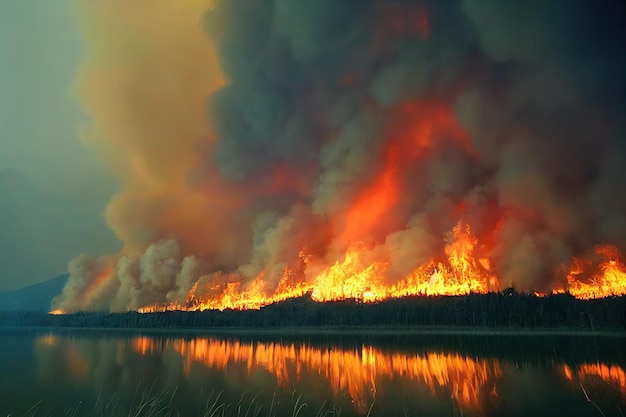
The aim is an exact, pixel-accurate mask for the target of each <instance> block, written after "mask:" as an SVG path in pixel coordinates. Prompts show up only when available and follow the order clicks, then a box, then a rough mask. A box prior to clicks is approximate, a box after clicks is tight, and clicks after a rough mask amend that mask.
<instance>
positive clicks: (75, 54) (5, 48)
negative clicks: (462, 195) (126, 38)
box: [0, 1, 117, 291]
mask: <svg viewBox="0 0 626 417" xmlns="http://www.w3.org/2000/svg"><path fill="white" fill-rule="evenodd" d="M81 49H82V46H81V40H80V33H79V27H78V24H77V19H76V18H75V16H74V15H73V12H72V10H71V9H70V6H69V4H67V2H65V1H45V2H44V1H37V2H30V1H3V2H0V92H1V95H0V265H2V268H0V291H3V290H8V289H13V288H19V287H23V286H26V285H29V284H32V283H35V282H38V281H42V280H45V279H48V278H51V277H53V276H55V275H57V274H60V273H64V272H65V271H66V269H67V263H68V261H69V260H70V259H71V258H73V257H74V256H76V255H78V254H79V253H83V252H84V253H90V254H91V253H94V254H95V253H102V252H109V251H112V250H113V251H114V250H116V248H117V243H116V240H115V238H114V236H113V234H112V232H110V231H109V230H108V228H107V227H106V226H105V222H104V219H103V216H102V214H101V213H102V211H103V210H104V207H105V205H106V201H107V200H108V198H109V196H110V195H111V194H112V193H113V192H114V189H115V186H114V184H113V182H112V181H111V180H110V179H109V178H107V177H106V174H105V171H104V170H103V168H102V166H101V164H100V163H99V162H98V159H97V158H96V157H95V155H94V153H93V152H92V151H91V150H89V149H87V148H86V147H85V146H83V145H82V144H81V143H80V141H79V139H78V136H77V135H76V129H77V128H78V127H79V126H80V125H81V124H83V123H84V121H85V119H86V118H85V116H84V115H82V112H81V109H80V107H79V105H78V103H77V101H76V100H75V99H74V98H73V97H72V93H71V82H72V79H73V78H74V76H75V73H76V72H77V70H78V66H79V64H80V60H81V55H82V51H81Z"/></svg>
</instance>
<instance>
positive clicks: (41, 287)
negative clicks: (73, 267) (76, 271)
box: [0, 274, 68, 311]
mask: <svg viewBox="0 0 626 417" xmlns="http://www.w3.org/2000/svg"><path fill="white" fill-rule="evenodd" d="M67 277H68V275H67V274H64V275H60V276H58V277H56V278H52V279H49V280H47V281H44V282H40V283H38V284H34V285H29V286H28V287H24V288H20V289H18V290H13V291H6V292H0V311H48V310H49V309H50V303H51V302H52V299H53V298H54V297H55V296H57V295H59V294H60V293H61V291H62V290H63V286H64V285H65V283H66V282H67Z"/></svg>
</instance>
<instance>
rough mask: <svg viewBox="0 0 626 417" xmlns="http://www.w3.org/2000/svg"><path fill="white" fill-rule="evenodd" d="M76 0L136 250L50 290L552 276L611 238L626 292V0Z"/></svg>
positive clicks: (545, 283) (87, 63)
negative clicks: (562, 1) (624, 256)
mask: <svg viewBox="0 0 626 417" xmlns="http://www.w3.org/2000/svg"><path fill="white" fill-rule="evenodd" d="M74 5H75V8H76V11H77V16H78V17H79V19H80V21H81V23H82V28H83V37H84V39H83V40H84V43H85V58H84V63H83V65H82V67H81V69H80V71H79V75H78V77H77V81H76V82H77V90H78V92H79V97H80V101H81V103H82V104H83V106H84V107H85V109H86V111H87V112H88V113H89V115H90V116H91V119H92V121H91V123H90V125H89V126H88V127H86V128H85V130H84V132H83V133H82V135H83V138H84V140H85V141H86V142H87V143H88V144H89V145H90V146H94V147H96V148H97V149H98V150H100V151H101V154H102V157H103V158H104V160H105V161H106V162H107V163H108V164H109V166H110V168H111V169H112V170H113V171H114V172H115V173H116V174H117V175H118V177H119V179H120V191H119V193H118V194H117V195H116V196H115V197H113V199H112V200H111V202H110V203H109V205H108V207H107V209H106V217H107V220H108V222H109V224H110V226H111V227H112V228H113V230H114V231H115V232H116V234H117V236H118V237H119V238H120V239H121V240H122V241H123V242H124V248H123V249H122V250H121V252H120V253H118V254H115V255H107V256H103V257H101V258H98V259H89V258H86V257H84V256H80V257H78V258H76V259H75V260H73V261H72V262H71V263H70V265H69V269H70V274H71V275H70V280H69V282H68V284H67V286H66V288H65V289H64V291H63V293H62V294H61V295H60V296H59V297H58V298H57V299H56V300H55V302H54V307H55V308H59V309H62V310H64V311H74V310H84V309H99V310H102V309H104V310H109V309H110V310H124V309H127V308H131V309H137V308H140V307H142V306H149V305H155V304H158V305H178V306H187V307H190V308H192V307H193V306H198V305H206V304H202V302H205V301H207V300H222V299H223V297H224V296H225V295H226V296H228V297H231V295H232V296H233V297H235V298H237V299H239V300H244V301H243V302H244V305H243V307H245V302H246V301H245V300H246V298H245V297H251V294H262V295H263V297H262V301H261V303H263V302H265V301H266V300H267V299H268V298H267V297H269V298H270V299H274V298H272V297H273V296H274V295H276V294H278V296H276V297H278V299H280V297H282V296H283V295H284V294H287V295H289V296H290V295H293V294H298V293H301V292H303V291H313V292H314V294H315V291H316V290H318V291H320V290H327V289H329V288H331V289H332V288H336V287H339V288H342V290H340V291H339V292H338V293H337V294H335V293H332V294H331V295H329V296H328V297H326V298H333V297H335V298H341V297H343V296H354V295H357V296H361V297H363V298H367V297H368V296H371V298H373V299H376V298H377V297H386V296H390V295H397V294H400V295H402V294H403V292H402V291H403V290H402V288H412V289H411V290H410V291H405V293H415V292H417V293H420V292H424V293H428V292H429V291H432V290H429V289H432V288H437V286H438V285H439V286H442V285H443V288H444V290H442V291H435V293H437V292H444V293H445V292H446V291H445V286H446V285H449V284H450V283H452V284H454V283H459V285H460V286H461V288H462V289H461V292H464V291H465V292H467V291H470V290H478V291H487V290H492V289H502V288H506V287H510V286H513V287H515V288H517V289H519V290H524V291H528V290H533V291H540V292H548V291H551V290H558V289H566V288H568V287H569V286H571V287H572V288H575V287H576V286H575V285H572V282H573V281H576V280H578V281H580V282H583V283H589V282H591V283H592V284H593V282H594V281H593V280H596V281H597V280H598V279H599V278H598V277H602V274H603V273H604V272H603V271H605V270H606V268H604V269H603V268H600V267H598V265H597V263H596V265H595V266H594V265H592V266H591V267H588V268H587V269H586V270H585V271H584V272H581V271H579V269H580V268H578V266H580V265H583V264H584V265H587V263H585V262H581V261H580V260H581V259H588V258H589V257H591V258H593V257H594V256H596V255H594V254H595V253H596V251H599V252H598V253H603V254H606V253H607V252H606V251H604V252H602V249H601V248H604V247H609V248H610V249H611V250H610V251H611V255H610V256H609V255H607V256H606V257H605V258H603V259H604V261H603V262H605V263H606V262H609V263H610V262H613V265H617V269H618V272H619V273H620V274H621V275H618V278H617V286H616V287H611V288H610V290H609V291H608V293H612V292H613V293H615V292H617V293H620V292H626V290H624V288H622V287H624V286H625V285H626V284H625V282H626V280H625V277H626V275H625V274H624V268H623V264H622V260H621V259H620V258H621V254H620V253H621V252H623V251H624V249H625V246H626V238H625V236H626V216H625V215H624V213H626V194H625V193H624V192H623V186H624V184H626V163H625V162H626V141H625V132H626V129H625V126H624V121H625V120H626V118H625V117H624V116H625V112H624V110H625V109H626V106H625V100H624V91H626V90H625V88H626V86H625V83H624V78H623V76H622V75H621V74H623V73H626V62H625V58H624V54H623V51H622V48H623V42H624V40H626V37H625V36H624V29H623V27H622V25H621V22H622V21H623V18H624V17H625V10H624V5H622V4H620V3H619V2H611V1H608V0H606V1H601V2H596V3H593V4H592V3H590V2H584V1H582V0H581V1H578V0H576V1H570V2H568V6H567V10H565V11H564V9H563V7H562V5H559V4H556V3H554V4H552V3H550V4H547V3H546V2H530V3H529V2H523V1H515V2H506V3H502V2H500V1H497V0H490V1H484V0H465V1H460V0H446V1H434V0H433V1H402V0H368V1H366V0H346V1H341V2H338V1H333V0H319V1H314V2H313V1H311V2H292V1H289V0H228V1H226V0H224V1H208V0H206V1H201V0H198V1H178V0H164V1H162V2H159V5H158V6H155V5H154V4H153V3H152V2H151V1H149V0H141V1H134V2H132V4H131V3H129V2H127V1H122V0H106V1H105V0H99V1H93V0H89V1H87V0H75V1H74ZM598 245H605V246H602V247H599V246H598ZM598 248H600V249H598ZM574 259H576V260H577V261H573V260H574ZM593 263H594V262H592V261H590V264H593ZM333 268H335V269H333ZM577 268H578V269H577ZM337 269H340V270H341V271H339V272H338V271H337ZM572 271H574V272H572ZM579 272H580V273H579ZM474 279H475V280H476V281H477V282H478V284H475V283H473V281H472V280H474ZM348 280H352V281H354V282H355V284H354V285H356V287H357V288H356V290H353V289H345V288H346V284H345V283H346V282H347V281H348ZM350 285H352V284H350ZM424 285H426V287H424ZM420 286H422V287H424V288H425V289H424V290H423V291H421V290H419V289H418V290H416V289H415V288H421V287H420ZM331 292H332V291H331ZM242 294H244V295H242ZM245 294H248V295H245ZM281 294H282V295H281ZM333 294H334V295H333ZM368 294H369V295H368ZM276 297H275V298H276ZM319 298H320V299H326V298H325V296H322V295H320V296H319ZM231 304H232V303H231ZM220 305H221V306H223V304H220ZM227 305H230V304H227ZM218 307H219V305H218Z"/></svg>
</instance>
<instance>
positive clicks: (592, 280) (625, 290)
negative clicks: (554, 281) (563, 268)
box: [567, 246, 626, 299]
mask: <svg viewBox="0 0 626 417" xmlns="http://www.w3.org/2000/svg"><path fill="white" fill-rule="evenodd" d="M595 254H596V257H595V258H596V259H595V262H594V260H593V259H592V260H584V259H574V262H573V263H572V266H571V268H570V272H569V274H568V275H567V282H568V291H569V292H570V294H572V295H573V296H575V297H577V298H583V299H589V298H603V297H609V296H613V295H621V294H626V265H624V263H623V262H622V259H621V255H620V253H619V251H618V250H617V248H615V247H613V246H599V247H597V248H596V253H595ZM594 264H598V265H594ZM594 266H595V268H594ZM590 269H591V271H590ZM589 275H591V276H590V277H589Z"/></svg>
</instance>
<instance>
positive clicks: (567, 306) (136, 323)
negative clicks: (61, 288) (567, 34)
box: [0, 289, 626, 330]
mask: <svg viewBox="0 0 626 417" xmlns="http://www.w3.org/2000/svg"><path fill="white" fill-rule="evenodd" d="M0 326H54V327H95V328H98V327H102V328H105V327H106V328H228V327H239V328H276V327H332V328H343V327H355V326H361V327H362V326H376V327H398V326H449V327H477V328H479V327H480V328H519V329H549V328H572V329H590V330H594V329H616V330H626V296H624V295H622V296H616V297H607V298H602V299H592V300H578V299H576V298H574V297H573V296H571V295H569V294H557V295H551V296H548V297H537V296H535V295H532V294H524V293H518V292H516V291H515V290H512V289H507V290H504V291H500V292H497V293H488V294H470V295H466V296H436V297H425V296H415V297H404V298H394V299H387V300H384V301H380V302H375V303H363V302H361V301H359V300H355V299H347V300H341V301H334V302H325V303H318V302H315V301H313V300H312V299H311V297H310V296H303V297H299V298H293V299H289V300H286V301H283V302H280V303H276V304H271V305H268V306H265V307H263V308H261V309H260V310H243V311H240V310H224V311H217V310H206V311H193V312H184V311H166V312H156V313H138V312H134V311H130V312H123V313H105V312H78V313H72V314H64V315H50V314H45V313H40V312H0Z"/></svg>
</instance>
